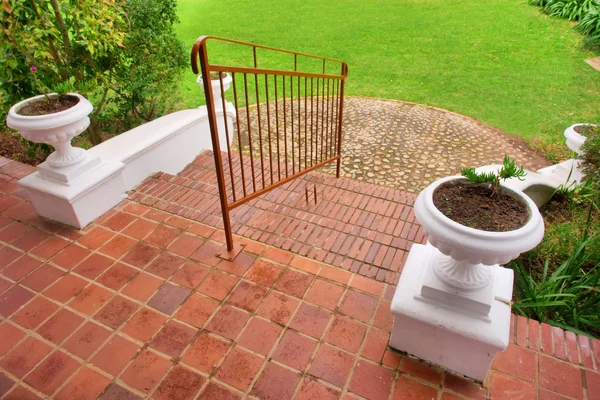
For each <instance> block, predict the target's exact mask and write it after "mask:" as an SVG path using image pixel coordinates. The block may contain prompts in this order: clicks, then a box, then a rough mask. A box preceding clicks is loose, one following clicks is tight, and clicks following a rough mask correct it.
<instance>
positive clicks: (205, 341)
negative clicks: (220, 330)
mask: <svg viewBox="0 0 600 400" xmlns="http://www.w3.org/2000/svg"><path fill="white" fill-rule="evenodd" d="M228 349H229V343H227V342H225V341H223V340H221V339H218V338H216V337H213V336H210V335H208V334H207V333H205V332H202V333H201V334H200V336H198V337H197V338H196V340H195V341H194V343H192V345H191V346H190V348H189V349H188V350H187V351H186V352H185V354H184V355H183V357H182V358H181V361H182V362H183V363H185V364H187V365H189V366H192V367H194V368H196V369H198V370H200V371H202V372H205V373H207V374H210V373H212V371H213V370H214V369H215V367H216V366H217V365H218V364H219V362H220V361H221V359H222V358H223V356H225V353H227V350H228Z"/></svg>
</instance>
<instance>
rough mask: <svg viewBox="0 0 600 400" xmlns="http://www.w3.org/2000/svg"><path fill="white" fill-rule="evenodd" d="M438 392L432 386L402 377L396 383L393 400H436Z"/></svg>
mask: <svg viewBox="0 0 600 400" xmlns="http://www.w3.org/2000/svg"><path fill="white" fill-rule="evenodd" d="M437 395H438V391H437V389H434V388H432V387H430V386H425V385H423V384H421V383H419V382H415V381H413V380H412V379H409V378H407V377H406V376H400V378H398V380H397V381H396V388H395V389H394V396H393V397H392V399H393V400H435V399H437Z"/></svg>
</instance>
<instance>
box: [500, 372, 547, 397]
mask: <svg viewBox="0 0 600 400" xmlns="http://www.w3.org/2000/svg"><path fill="white" fill-rule="evenodd" d="M491 393H492V400H502V399H507V398H510V399H515V400H528V399H535V398H536V394H537V393H536V390H535V387H534V386H532V385H530V384H528V383H525V382H521V381H518V380H515V379H512V378H509V377H507V376H504V375H501V374H498V373H493V374H492V388H491Z"/></svg>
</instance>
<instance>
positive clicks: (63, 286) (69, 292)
mask: <svg viewBox="0 0 600 400" xmlns="http://www.w3.org/2000/svg"><path fill="white" fill-rule="evenodd" d="M87 284H88V283H87V281H85V280H83V279H81V278H80V277H78V276H75V275H71V274H67V275H65V276H63V277H62V278H60V279H58V280H57V281H56V283H54V285H52V286H50V287H49V288H48V289H46V291H45V292H44V294H45V295H46V296H48V297H50V298H51V299H54V300H56V301H60V302H61V303H66V302H67V301H69V300H70V299H71V298H73V296H75V295H76V294H77V293H79V292H80V291H81V289H83V288H84V287H86V286H87Z"/></svg>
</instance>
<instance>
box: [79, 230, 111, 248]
mask: <svg viewBox="0 0 600 400" xmlns="http://www.w3.org/2000/svg"><path fill="white" fill-rule="evenodd" d="M114 236H115V233H114V232H111V231H109V230H108V229H105V228H101V227H96V228H93V229H92V230H91V231H89V232H87V233H86V234H85V236H83V237H82V238H81V239H79V240H78V243H79V244H81V245H83V246H85V247H87V248H88V249H92V250H96V249H98V248H99V247H100V246H102V245H103V244H105V243H106V242H108V241H109V240H110V239H111V238H113V237H114Z"/></svg>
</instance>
